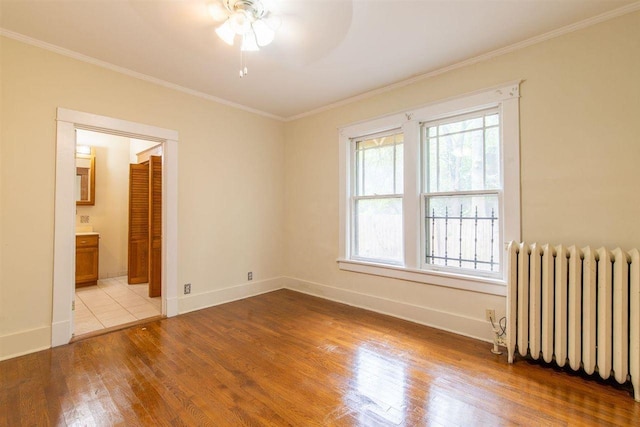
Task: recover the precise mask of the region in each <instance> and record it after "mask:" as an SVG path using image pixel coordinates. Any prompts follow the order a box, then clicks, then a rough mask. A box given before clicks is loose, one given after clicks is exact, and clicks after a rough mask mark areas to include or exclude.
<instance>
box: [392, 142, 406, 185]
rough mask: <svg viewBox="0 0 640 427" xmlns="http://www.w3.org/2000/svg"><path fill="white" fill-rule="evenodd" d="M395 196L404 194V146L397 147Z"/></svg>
mask: <svg viewBox="0 0 640 427" xmlns="http://www.w3.org/2000/svg"><path fill="white" fill-rule="evenodd" d="M394 193H395V194H402V193H404V146H403V145H402V144H400V145H396V181H395V191H394Z"/></svg>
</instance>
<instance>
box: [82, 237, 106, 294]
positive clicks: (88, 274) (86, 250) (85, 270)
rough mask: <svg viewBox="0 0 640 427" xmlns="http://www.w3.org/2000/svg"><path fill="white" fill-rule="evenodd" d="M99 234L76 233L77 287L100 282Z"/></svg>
mask: <svg viewBox="0 0 640 427" xmlns="http://www.w3.org/2000/svg"><path fill="white" fill-rule="evenodd" d="M99 239H100V236H99V235H97V234H89V235H76V288H80V287H82V286H91V285H97V284H98V254H99V252H98V251H99V247H98V241H99Z"/></svg>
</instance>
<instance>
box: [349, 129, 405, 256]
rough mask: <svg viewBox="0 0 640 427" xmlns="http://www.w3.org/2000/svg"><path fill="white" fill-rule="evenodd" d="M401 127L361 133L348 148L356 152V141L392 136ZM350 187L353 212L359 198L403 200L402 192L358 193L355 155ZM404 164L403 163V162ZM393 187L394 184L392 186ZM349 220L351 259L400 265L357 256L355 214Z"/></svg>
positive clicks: (352, 160)
mask: <svg viewBox="0 0 640 427" xmlns="http://www.w3.org/2000/svg"><path fill="white" fill-rule="evenodd" d="M401 131H402V130H401V129H400V128H398V129H390V130H388V131H385V132H382V133H376V134H373V135H362V136H360V137H358V138H355V139H352V140H351V141H350V143H349V146H350V150H351V152H353V153H355V152H356V145H357V143H358V141H364V140H368V139H373V138H380V137H384V136H392V135H395V134H398V133H401ZM402 144H403V147H404V142H403V143H402ZM351 162H352V163H351V170H350V173H351V187H350V188H349V191H350V194H351V197H350V206H349V207H350V212H354V213H355V211H356V210H355V209H356V203H357V202H358V201H359V200H367V199H371V200H375V199H378V200H379V199H400V200H403V198H404V193H390V194H380V195H368V196H365V195H360V196H359V195H358V191H357V189H356V188H357V186H358V183H357V165H356V163H357V159H356V156H355V155H354V156H351ZM403 166H404V164H403ZM394 168H395V164H394ZM393 172H394V176H395V172H396V171H395V169H394V171H393ZM394 187H395V186H394ZM349 221H350V226H351V235H350V236H349V237H350V246H349V248H350V253H351V254H352V257H351V258H352V259H353V260H355V261H363V262H372V263H382V264H391V265H400V263H398V262H396V261H393V260H384V259H377V258H366V257H363V256H357V255H356V254H355V253H354V252H355V249H354V248H355V240H356V227H355V223H356V216H355V215H351V216H350V218H349ZM403 236H404V230H403ZM401 257H402V258H404V253H403V254H401Z"/></svg>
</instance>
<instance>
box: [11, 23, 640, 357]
mask: <svg viewBox="0 0 640 427" xmlns="http://www.w3.org/2000/svg"><path fill="white" fill-rule="evenodd" d="M639 28H640V13H634V14H631V15H627V16H624V17H621V18H617V19H615V20H611V21H608V22H605V23H602V24H598V25H596V26H593V27H590V28H587V29H584V30H580V31H577V32H574V33H571V34H568V35H564V36H561V37H559V38H556V39H553V40H550V41H547V42H544V43H540V44H537V45H534V46H530V47H528V48H525V49H522V50H519V51H516V52H512V53H509V54H506V55H503V56H500V57H496V58H493V59H491V60H487V61H484V62H482V63H478V64H475V65H471V66H467V67H464V68H460V69H457V70H454V71H450V72H448V73H445V74H441V75H438V76H436V77H433V78H429V79H425V80H422V81H420V82H417V83H414V84H411V85H408V86H404V87H401V88H398V89H395V90H393V91H389V92H386V93H383V94H380V95H377V96H374V97H371V98H368V99H366V100H362V101H358V102H354V103H351V104H348V105H345V106H342V107H339V108H334V109H331V110H328V111H326V112H323V113H319V114H316V115H313V116H310V117H307V118H304V119H299V120H296V121H293V122H289V123H286V124H282V123H279V122H276V121H274V120H271V119H267V118H264V117H260V116H257V115H253V114H249V113H246V112H242V111H239V110H236V109H233V108H229V107H227V106H223V105H220V104H216V103H213V102H210V101H207V100H204V99H200V98H196V97H193V96H189V95H186V94H182V93H179V92H176V91H173V90H169V89H166V88H164V87H160V86H157V85H154V84H151V83H147V82H144V81H140V80H137V79H134V78H131V77H128V76H125V75H121V74H118V73H115V72H112V71H108V70H105V69H102V68H99V67H95V66H92V65H89V64H85V63H82V62H79V61H76V60H73V59H69V58H66V57H63V56H60V55H57V54H55V53H52V52H48V51H44V50H42V49H39V48H35V47H32V46H27V45H24V44H22V43H19V42H16V41H13V40H10V39H3V38H0V43H2V49H1V50H0V55H1V57H0V83H1V85H0V91H1V92H0V93H1V103H0V109H1V110H0V111H1V112H2V115H0V120H1V122H0V136H1V144H0V162H1V169H0V188H1V194H0V207H2V210H1V213H0V215H1V216H0V238H1V240H0V242H1V246H0V267H1V269H0V358H3V357H8V356H10V355H15V354H17V353H20V352H27V351H33V350H34V349H37V348H43V347H47V346H48V345H49V342H50V341H49V339H50V324H51V292H52V270H53V267H52V266H53V200H54V190H55V183H54V176H55V175H54V172H55V115H56V107H64V108H68V109H73V110H79V111H86V112H91V113H95V114H100V115H105V116H110V117H115V118H121V119H124V120H128V121H134V122H139V123H145V124H149V125H154V126H159V127H163V128H169V129H174V130H177V131H178V132H179V135H180V142H179V144H178V147H179V153H178V168H179V172H178V174H179V176H178V180H179V183H178V185H179V187H178V203H179V206H178V215H179V223H178V242H179V243H178V245H179V247H178V254H179V255H178V269H179V270H178V281H179V284H178V286H179V288H181V286H182V284H183V283H186V282H190V283H192V286H193V295H192V296H191V297H181V300H180V304H179V306H180V310H181V311H182V312H184V311H187V310H191V309H195V308H198V307H204V306H206V305H209V304H213V303H216V302H220V298H235V297H242V296H243V295H246V292H245V291H243V289H244V288H243V286H245V285H247V284H246V273H247V272H248V271H253V272H254V278H255V279H254V280H255V281H256V282H257V283H261V281H262V280H263V279H270V278H277V277H279V276H281V275H283V274H284V275H286V276H289V278H288V279H286V280H283V281H282V284H283V285H285V286H289V287H291V288H293V289H299V290H303V291H307V292H311V293H316V294H319V295H323V296H325V297H329V298H334V299H338V300H341V301H345V302H348V303H352V304H358V305H362V306H366V307H371V308H374V309H377V310H380V311H387V312H390V313H393V314H395V315H399V316H404V317H407V318H410V319H413V320H418V321H421V322H424V323H431V324H434V325H437V326H439V327H441V328H444V329H450V330H454V331H456V332H459V333H465V334H468V335H474V336H479V337H483V338H487V337H488V336H489V334H488V329H487V325H486V323H485V322H484V308H485V307H495V308H496V309H497V311H498V313H500V312H501V311H502V312H503V311H504V298H502V297H497V296H491V295H484V294H475V293H473V292H466V291H460V290H453V289H449V288H444V287H438V286H430V285H424V284H416V283H412V282H407V281H401V280H393V279H386V278H380V277H374V276H368V275H363V274H356V273H348V272H342V271H340V270H338V268H337V265H336V262H335V261H336V258H337V256H338V147H337V142H338V135H337V128H338V127H340V126H343V125H345V124H348V123H351V122H354V121H358V120H365V119H368V118H371V117H375V116H379V115H384V114H389V113H392V112H397V111H400V110H403V109H408V108H411V107H414V106H418V105H422V104H426V103H429V102H432V101H437V100H440V99H444V98H447V97H451V96H457V95H460V94H464V93H467V92H471V91H476V90H479V89H484V88H487V87H491V86H494V85H497V84H501V83H504V82H508V81H512V80H515V79H524V82H523V84H522V86H521V95H522V98H521V103H520V105H521V111H520V112H521V152H522V159H521V185H522V228H523V230H522V231H523V238H524V239H527V240H531V241H533V240H536V241H540V242H547V241H549V242H557V243H566V244H571V243H577V244H579V245H584V244H593V245H596V246H597V245H606V246H615V245H621V246H622V247H624V248H629V247H638V246H640V226H639V225H638V222H637V218H638V217H640V203H638V202H639V200H638V192H637V190H636V183H637V182H639V181H640V168H638V167H637V163H638V159H640V144H638V135H640V122H639V121H638V117H640V81H639V79H638V78H637V76H638V75H640V55H638V52H639V51H640V30H639ZM34 153H36V154H34ZM27 159H28V161H27ZM285 182H286V184H285ZM7 207H9V208H7ZM283 260H286V263H284V262H283ZM234 285H239V286H236V287H233V286H234ZM230 287H231V288H230ZM258 288H259V287H258ZM258 288H247V289H258ZM260 289H262V288H260ZM178 293H179V295H182V292H181V290H180V289H179V292H178Z"/></svg>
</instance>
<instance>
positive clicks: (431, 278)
mask: <svg viewBox="0 0 640 427" xmlns="http://www.w3.org/2000/svg"><path fill="white" fill-rule="evenodd" d="M337 261H338V267H339V268H340V270H345V271H352V272H355V273H364V274H371V275H374V276H382V277H391V278H394V279H400V280H408V281H411V282H418V283H426V284H429V285H436V286H444V287H447V288H454V289H463V290H466V291H472V292H478V293H483V294H490V295H498V296H506V295H507V287H506V283H505V282H504V281H503V280H499V279H488V278H484V277H472V276H465V275H462V274H453V273H440V272H436V271H425V270H415V269H411V268H406V267H402V266H396V265H387V264H377V263H374V262H365V261H355V260H349V259H338V260H337Z"/></svg>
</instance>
